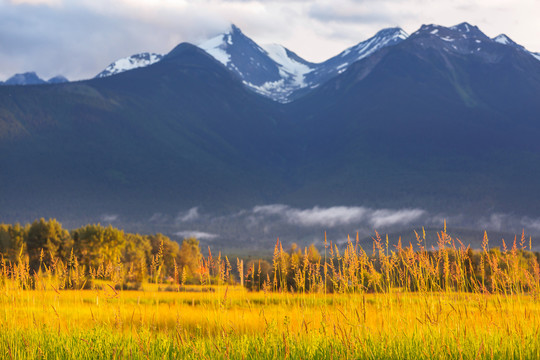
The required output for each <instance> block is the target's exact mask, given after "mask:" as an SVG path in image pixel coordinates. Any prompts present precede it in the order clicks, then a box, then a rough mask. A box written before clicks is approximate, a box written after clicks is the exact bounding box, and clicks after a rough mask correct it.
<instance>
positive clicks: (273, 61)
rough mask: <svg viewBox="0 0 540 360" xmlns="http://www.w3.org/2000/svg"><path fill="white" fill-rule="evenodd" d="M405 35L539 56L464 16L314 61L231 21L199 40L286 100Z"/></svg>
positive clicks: (254, 84) (122, 63) (463, 50)
mask: <svg viewBox="0 0 540 360" xmlns="http://www.w3.org/2000/svg"><path fill="white" fill-rule="evenodd" d="M407 40H409V41H410V42H411V43H414V44H416V45H417V46H419V47H421V48H433V49H438V50H441V51H444V52H453V53H459V54H462V55H471V54H473V55H475V56H480V57H484V58H486V59H490V61H498V59H500V58H501V56H502V55H501V48H500V46H501V45H504V46H512V47H514V48H516V49H519V50H520V51H526V52H527V53H529V54H530V55H532V56H534V57H536V58H537V59H539V60H540V55H539V54H535V53H531V52H528V51H527V50H526V49H525V48H523V47H522V46H521V45H519V44H516V43H515V42H514V41H512V40H511V39H510V38H509V37H508V36H506V35H499V36H497V37H495V38H493V39H490V38H489V37H488V36H487V35H485V34H484V33H483V32H482V31H481V30H480V29H479V28H478V27H477V26H475V25H471V24H470V23H468V22H463V23H461V24H458V25H455V26H451V27H444V26H440V25H436V24H427V25H422V26H421V27H420V29H418V30H417V31H416V32H414V33H413V34H412V35H411V36H409V35H408V34H407V33H406V32H405V31H403V29H401V28H399V27H392V28H386V29H382V30H380V31H378V32H377V33H376V34H375V35H374V36H372V37H371V38H369V39H367V40H365V41H362V42H360V43H358V44H356V45H354V46H352V47H350V48H348V49H345V50H344V51H342V52H341V53H339V54H338V55H336V56H334V57H332V58H330V59H328V60H326V61H324V62H321V63H318V64H315V63H311V62H309V61H306V60H305V59H303V58H302V57H300V56H299V55H297V54H295V53H294V52H293V51H291V50H289V49H287V48H285V47H283V46H282V45H279V44H270V45H262V46H261V45H259V44H257V43H256V42H255V41H253V40H252V39H250V38H249V37H248V36H246V35H245V34H244V33H243V32H242V30H241V29H240V28H239V27H238V26H236V25H235V24H231V25H230V26H229V27H228V28H227V29H226V30H225V32H223V33H221V34H218V35H216V36H214V37H212V38H210V39H208V40H206V41H204V42H202V43H201V44H199V45H198V46H199V48H201V49H202V50H204V51H205V52H206V53H208V54H209V55H211V56H212V57H213V58H214V59H215V60H217V61H219V62H220V63H221V64H223V65H224V66H225V67H226V68H227V69H228V70H229V71H231V72H232V73H234V74H235V75H236V76H237V77H238V78H239V79H241V80H242V82H243V83H244V85H245V86H247V87H248V88H250V89H251V90H253V91H255V92H257V93H259V94H261V95H264V96H266V97H269V98H271V99H273V100H275V101H279V102H290V101H292V100H294V99H296V98H298V97H300V96H302V94H305V93H306V92H309V91H310V90H311V89H315V88H317V87H319V86H320V85H322V84H323V83H325V82H326V81H328V80H330V79H331V78H333V77H335V76H337V75H339V74H341V73H343V72H345V71H346V70H347V69H348V68H349V67H350V66H351V65H352V64H353V63H355V62H357V61H360V60H362V59H364V58H366V57H369V56H371V55H372V54H374V53H375V52H377V51H379V50H381V49H383V48H385V47H389V46H394V45H397V44H400V43H402V42H404V41H407ZM171 53H174V50H173V51H171V52H170V53H169V54H168V55H167V56H170V55H171ZM162 58H163V55H159V54H155V53H141V54H135V55H132V56H130V57H127V58H123V59H120V60H117V61H115V62H114V63H112V64H111V65H109V67H107V69H105V70H104V71H103V72H101V73H100V74H99V75H98V76H97V77H104V76H110V75H114V74H117V73H120V72H123V71H127V70H131V69H135V68H138V67H143V66H148V65H151V64H153V63H155V62H157V61H160V60H161V59H162Z"/></svg>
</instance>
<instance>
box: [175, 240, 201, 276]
mask: <svg viewBox="0 0 540 360" xmlns="http://www.w3.org/2000/svg"><path fill="white" fill-rule="evenodd" d="M201 258H202V255H201V248H200V247H199V240H197V239H196V238H194V237H190V238H187V239H184V240H183V241H182V245H180V254H179V261H178V263H179V265H180V267H181V268H182V270H183V271H184V269H185V272H186V275H187V276H189V277H194V276H195V275H196V274H197V270H198V269H199V265H200V261H201Z"/></svg>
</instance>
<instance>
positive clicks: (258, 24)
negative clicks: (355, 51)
mask: <svg viewBox="0 0 540 360" xmlns="http://www.w3.org/2000/svg"><path fill="white" fill-rule="evenodd" d="M538 14H540V0H476V1H470V0H444V1H440V0H114V1H111V0H0V80H5V79H6V78H8V77H9V76H11V75H13V74H14V73H18V72H24V71H30V70H33V71H36V72H37V73H38V75H40V76H41V77H43V78H50V77H52V76H55V75H57V74H63V75H65V76H67V77H68V78H70V79H83V78H89V77H93V76H95V75H96V74H97V73H99V72H100V71H101V70H103V69H104V68H105V67H106V66H107V65H108V64H109V63H111V62H112V61H114V60H116V59H118V58H121V57H125V56H128V55H131V54H134V53H138V52H143V51H152V52H158V53H166V52H168V51H169V50H170V49H171V48H173V47H174V46H175V45H177V44H178V43H180V42H182V41H188V42H192V43H195V44H197V43H200V42H202V41H203V40H205V39H207V38H209V37H211V36H213V35H216V34H218V33H220V32H222V31H224V30H225V29H226V28H227V27H228V24H230V23H235V24H236V25H237V26H238V27H240V28H241V29H242V30H243V32H244V33H245V34H246V35H248V36H249V37H251V38H252V39H254V40H255V41H256V42H258V43H260V44H266V43H279V44H282V45H285V46H286V47H288V48H289V49H291V50H293V51H295V52H296V53H298V54H299V55H300V56H302V57H304V58H306V59H307V60H310V61H314V62H318V61H322V60H325V59H327V58H329V57H331V56H333V55H335V54H337V53H338V52H340V51H341V50H343V49H345V48H346V47H348V46H351V45H354V44H356V43H358V42H360V41H361V40H365V39H366V38H368V37H370V36H372V35H373V34H374V33H375V32H377V31H378V30H380V29H382V28H385V27H393V26H400V27H402V28H403V29H404V30H405V31H407V32H408V33H412V32H414V31H415V30H417V29H418V28H419V27H420V26H421V25H422V24H429V23H436V24H440V25H444V26H451V25H455V24H457V23H460V22H463V21H468V22H470V23H472V24H474V25H478V26H479V27H480V28H481V29H482V30H483V31H484V32H485V33H486V34H487V35H489V36H491V37H493V36H496V35H498V34H500V33H506V34H507V35H509V36H510V37H511V38H513V39H514V40H515V41H516V42H518V43H520V44H522V45H524V46H525V47H527V48H528V49H529V50H532V51H540V36H538V34H539V31H540V25H539V22H538Z"/></svg>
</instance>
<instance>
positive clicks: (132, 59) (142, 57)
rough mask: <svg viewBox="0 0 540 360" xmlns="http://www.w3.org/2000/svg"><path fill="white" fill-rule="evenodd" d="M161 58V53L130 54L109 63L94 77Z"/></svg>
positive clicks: (154, 61)
mask: <svg viewBox="0 0 540 360" xmlns="http://www.w3.org/2000/svg"><path fill="white" fill-rule="evenodd" d="M162 58H163V55H160V54H156V53H148V52H144V53H140V54H135V55H131V56H129V57H126V58H122V59H118V60H116V61H115V62H113V63H111V64H110V65H109V66H107V67H106V68H105V70H103V71H102V72H100V73H99V74H97V76H96V78H103V77H107V76H111V75H116V74H119V73H122V72H124V71H128V70H133V69H136V68H140V67H145V66H148V65H152V64H154V63H156V62H158V61H159V60H161V59H162Z"/></svg>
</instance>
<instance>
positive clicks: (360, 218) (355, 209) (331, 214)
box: [253, 204, 425, 228]
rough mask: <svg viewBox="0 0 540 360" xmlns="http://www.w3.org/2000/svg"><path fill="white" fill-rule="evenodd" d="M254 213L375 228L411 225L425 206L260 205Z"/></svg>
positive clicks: (307, 223)
mask: <svg viewBox="0 0 540 360" xmlns="http://www.w3.org/2000/svg"><path fill="white" fill-rule="evenodd" d="M253 214H255V215H263V216H274V217H275V216H278V217H279V218H280V219H282V220H283V221H285V222H287V223H289V224H291V225H300V226H304V227H312V226H323V227H336V226H343V225H357V226H361V225H362V226H365V225H369V226H372V227H375V228H378V227H379V228H380V227H388V226H395V225H408V224H411V223H412V222H414V221H417V220H419V219H420V218H421V217H422V216H423V215H425V211H424V210H421V209H400V210H390V209H379V210H375V209H370V208H366V207H359V206H333V207H327V208H323V207H318V206H315V207H313V208H311V209H296V208H292V207H290V206H287V205H283V204H274V205H264V206H256V207H254V208H253Z"/></svg>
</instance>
